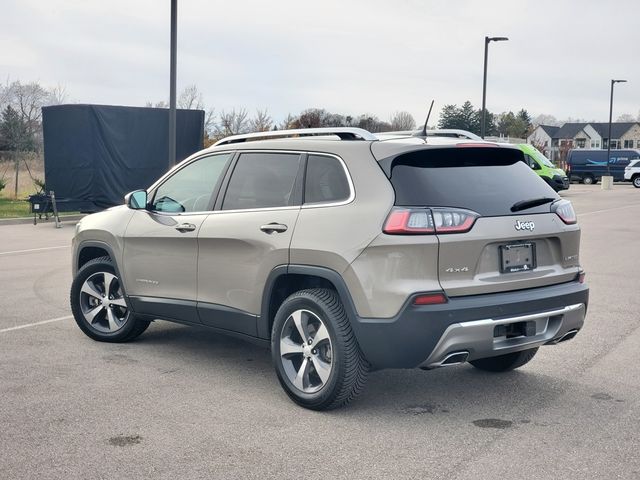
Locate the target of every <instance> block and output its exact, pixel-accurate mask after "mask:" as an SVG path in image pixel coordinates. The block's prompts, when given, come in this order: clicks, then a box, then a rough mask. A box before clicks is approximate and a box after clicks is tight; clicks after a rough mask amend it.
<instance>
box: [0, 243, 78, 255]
mask: <svg viewBox="0 0 640 480" xmlns="http://www.w3.org/2000/svg"><path fill="white" fill-rule="evenodd" d="M69 247H70V245H61V246H59V247H42V248H30V249H28V250H13V251H12V252H0V255H11V254H13V253H29V252H41V251H43V250H55V249H57V248H69Z"/></svg>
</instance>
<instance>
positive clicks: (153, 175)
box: [42, 105, 204, 211]
mask: <svg viewBox="0 0 640 480" xmlns="http://www.w3.org/2000/svg"><path fill="white" fill-rule="evenodd" d="M42 128H43V134H44V169H45V183H46V188H47V191H51V190H53V191H55V193H56V197H57V198H59V199H65V200H69V201H74V202H75V201H81V203H82V205H83V207H82V209H83V211H97V210H101V209H104V208H108V207H111V206H113V205H118V204H121V203H122V198H123V196H124V195H125V194H126V193H128V192H130V191H132V190H137V189H140V188H147V187H148V186H149V185H151V184H152V183H153V182H154V181H155V180H157V179H158V177H160V176H161V175H162V174H163V173H165V172H166V171H167V170H168V169H169V168H170V165H169V153H168V152H169V142H168V132H169V110H168V109H166V108H141V107H119V106H110V105H56V106H51V107H44V108H43V109H42ZM203 133H204V111H202V110H178V111H177V134H176V144H177V148H176V150H177V154H176V158H177V160H178V161H180V160H183V159H185V158H186V157H188V156H189V155H191V154H192V153H194V152H196V151H198V150H200V149H201V148H202V142H203Z"/></svg>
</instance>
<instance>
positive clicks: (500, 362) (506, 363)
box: [469, 348, 538, 372]
mask: <svg viewBox="0 0 640 480" xmlns="http://www.w3.org/2000/svg"><path fill="white" fill-rule="evenodd" d="M537 351H538V349H537V348H530V349H529V350H523V351H521V352H514V353H507V354H505V355H498V356H497V357H489V358H481V359H479V360H471V361H470V362H469V363H470V364H471V365H473V366H474V367H476V368H477V369H479V370H484V371H487V372H508V371H510V370H515V369H516V368H519V367H521V366H523V365H525V364H527V363H529V362H530V361H531V359H532V358H533V357H535V355H536V352H537Z"/></svg>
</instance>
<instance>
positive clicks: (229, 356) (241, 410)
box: [0, 185, 640, 480]
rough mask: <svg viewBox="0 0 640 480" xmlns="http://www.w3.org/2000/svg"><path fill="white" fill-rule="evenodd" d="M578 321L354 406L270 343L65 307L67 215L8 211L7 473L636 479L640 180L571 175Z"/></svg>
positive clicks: (3, 438)
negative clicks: (321, 389)
mask: <svg viewBox="0 0 640 480" xmlns="http://www.w3.org/2000/svg"><path fill="white" fill-rule="evenodd" d="M563 196H565V197H566V198H569V199H571V200H572V201H573V202H574V206H575V207H576V210H577V212H578V215H579V221H580V224H581V226H582V249H581V261H582V264H583V266H584V267H585V269H586V271H587V281H588V283H589V284H590V287H591V303H590V306H589V312H588V316H587V321H586V325H585V327H584V329H583V330H582V332H581V333H580V334H579V335H578V336H577V337H576V338H575V339H574V340H572V341H570V342H566V343H563V344H561V345H558V346H554V347H544V348H543V349H541V350H540V352H539V353H538V356H537V357H536V358H535V360H534V361H532V362H531V363H530V364H528V365H527V366H526V367H524V368H522V369H521V370H519V371H516V372H511V373H509V374H503V375H492V374H488V373H482V372H479V371H477V370H475V369H473V368H472V367H471V366H469V365H463V366H458V367H449V368H445V369H439V370H434V371H429V372H425V371H421V370H395V371H394V370H389V371H382V372H376V373H373V374H372V375H371V377H370V379H369V382H368V385H367V388H366V390H365V392H364V394H363V395H362V396H360V397H359V398H358V399H357V401H356V402H355V403H353V404H352V405H351V406H349V407H347V408H344V409H341V410H337V411H332V412H328V413H317V412H311V411H306V410H304V409H302V408H299V407H297V406H295V405H294V404H293V403H292V402H290V401H289V399H288V398H287V396H286V395H285V393H284V392H283V391H282V389H281V388H280V386H279V384H278V382H277V380H276V377H275V373H274V372H273V369H272V367H271V363H270V357H269V352H268V351H267V350H265V349H263V348H260V347H256V346H253V345H250V344H246V343H243V342H241V341H238V340H235V339H231V338H227V337H223V336H220V335H218V334H215V333H212V332H210V331H208V330H206V329H201V328H189V327H183V326H179V325H172V324H169V323H165V322H155V323H154V324H153V325H152V326H151V327H150V328H149V330H148V331H147V332H146V333H145V334H144V335H143V336H142V337H140V339H139V340H138V341H136V342H133V343H130V344H123V345H111V344H103V343H97V342H93V341H91V340H89V339H88V338H87V337H85V336H84V335H83V334H82V333H81V331H80V330H79V329H78V328H77V327H76V325H75V323H74V321H73V320H72V318H71V317H70V309H69V305H68V291H69V285H70V282H71V272H70V248H69V243H70V239H71V237H72V235H73V231H74V229H73V225H72V224H69V223H67V224H65V225H64V227H63V228H62V229H55V228H54V227H53V225H52V224H50V223H49V224H39V225H37V226H33V225H15V226H0V478H3V479H4V478H6V479H23V478H24V479H27V478H28V479H33V478H39V479H48V478H64V479H70V478H74V479H75V478H81V479H101V478H127V479H132V478H136V479H140V478H149V479H165V478H166V479H176V478H189V479H195V478H211V479H213V478H216V479H218V478H219V479H236V478H237V479H245V478H276V477H277V478H298V477H304V478H307V479H315V478H318V479H320V478H321V479H325V480H326V479H332V478H349V479H353V478H368V479H370V478H393V479H404V478H407V479H409V478H411V479H415V478H434V479H440V478H442V479H444V478H456V479H482V478H519V479H528V478H531V479H533V478H535V479H541V478H545V479H546V478H549V479H566V478H576V479H584V478H607V479H609V478H625V479H627V478H640V434H639V433H638V426H639V425H640V421H639V418H640V366H639V362H640V361H639V360H638V357H636V355H637V353H638V352H639V351H640V329H639V326H640V318H639V316H638V311H639V310H640V295H639V294H638V286H640V255H638V254H637V250H638V247H639V246H640V242H639V241H638V239H640V190H638V189H635V188H633V187H632V186H630V185H615V187H614V189H613V190H612V191H602V190H601V189H600V187H599V186H583V185H572V187H571V189H570V191H569V192H567V193H565V194H563Z"/></svg>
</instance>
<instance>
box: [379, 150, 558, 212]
mask: <svg viewBox="0 0 640 480" xmlns="http://www.w3.org/2000/svg"><path fill="white" fill-rule="evenodd" d="M522 160H523V156H522V152H520V151H519V150H515V149H510V148H486V147H485V148H470V147H467V148H456V147H454V148H446V149H429V150H418V151H415V152H410V153H407V154H404V155H400V156H399V157H397V158H395V159H387V160H383V161H382V162H381V166H382V167H383V169H384V170H385V171H386V172H387V174H388V175H389V176H390V180H391V183H392V185H393V188H394V190H395V193H396V205H400V206H431V207H459V208H467V209H469V210H473V211H475V212H478V213H479V214H481V215H484V216H496V215H511V206H512V205H513V204H514V203H516V202H519V201H521V200H529V199H534V198H539V197H553V198H559V197H558V196H557V195H556V193H555V192H554V191H553V189H552V188H551V187H549V186H548V185H547V183H546V182H545V181H544V180H542V179H541V178H540V177H538V175H536V174H535V173H534V172H533V171H532V170H531V168H530V167H529V166H528V165H527V164H526V163H525V162H524V161H522ZM548 211H549V205H543V206H539V207H534V208H530V209H527V210H526V212H525V213H540V212H548Z"/></svg>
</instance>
